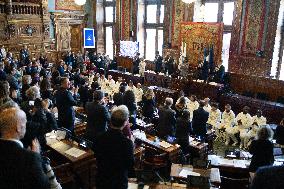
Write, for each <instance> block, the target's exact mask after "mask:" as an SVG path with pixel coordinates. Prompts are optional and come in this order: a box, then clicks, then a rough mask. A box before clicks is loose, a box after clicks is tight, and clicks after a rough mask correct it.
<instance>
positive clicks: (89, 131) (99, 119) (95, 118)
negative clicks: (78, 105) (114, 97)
mask: <svg viewBox="0 0 284 189" xmlns="http://www.w3.org/2000/svg"><path fill="white" fill-rule="evenodd" d="M86 112H87V128H86V134H85V137H86V138H87V139H88V140H90V141H93V142H94V141H95V139H96V138H97V137H99V136H100V135H102V134H104V133H105V132H106V131H107V129H108V122H109V120H110V115H109V110H108V108H107V107H106V103H105V100H104V93H103V92H102V91H95V92H94V101H93V102H89V103H88V104H87V106H86Z"/></svg>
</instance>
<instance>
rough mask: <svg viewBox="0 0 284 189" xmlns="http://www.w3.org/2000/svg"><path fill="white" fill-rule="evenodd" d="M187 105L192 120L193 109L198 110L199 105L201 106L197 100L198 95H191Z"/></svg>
mask: <svg viewBox="0 0 284 189" xmlns="http://www.w3.org/2000/svg"><path fill="white" fill-rule="evenodd" d="M186 106H187V109H188V110H189V112H190V121H192V118H193V111H194V110H197V109H198V107H199V103H198V102H197V97H196V96H195V95H191V96H190V98H189V101H188V103H187V104H186Z"/></svg>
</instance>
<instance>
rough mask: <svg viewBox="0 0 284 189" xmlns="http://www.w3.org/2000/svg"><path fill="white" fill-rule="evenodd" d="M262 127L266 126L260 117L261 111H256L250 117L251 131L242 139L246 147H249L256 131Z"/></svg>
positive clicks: (262, 117) (263, 119)
mask: <svg viewBox="0 0 284 189" xmlns="http://www.w3.org/2000/svg"><path fill="white" fill-rule="evenodd" d="M263 125H266V118H265V117H264V116H262V111H261V110H257V112H256V115H255V116H253V117H252V126H251V129H250V130H249V132H248V133H247V137H245V139H244V143H245V144H246V147H248V146H249V144H250V142H251V139H254V138H255V137H256V134H257V130H258V129H259V128H260V127H261V126H263Z"/></svg>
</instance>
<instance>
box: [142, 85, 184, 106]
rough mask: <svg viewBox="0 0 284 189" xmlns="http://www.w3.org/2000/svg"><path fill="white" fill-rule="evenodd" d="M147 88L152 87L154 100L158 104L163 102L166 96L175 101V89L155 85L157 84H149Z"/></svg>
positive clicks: (176, 92)
mask: <svg viewBox="0 0 284 189" xmlns="http://www.w3.org/2000/svg"><path fill="white" fill-rule="evenodd" d="M148 88H149V89H153V91H154V92H155V96H156V100H157V103H158V104H159V105H162V104H164V101H165V99H166V98H167V97H170V98H172V99H173V100H174V102H176V101H177V99H178V96H179V92H178V91H177V90H172V89H167V88H162V87H157V86H150V87H148Z"/></svg>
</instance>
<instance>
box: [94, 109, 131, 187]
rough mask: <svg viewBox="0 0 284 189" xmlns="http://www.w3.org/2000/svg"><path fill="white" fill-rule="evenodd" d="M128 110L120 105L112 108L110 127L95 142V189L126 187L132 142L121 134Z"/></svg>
mask: <svg viewBox="0 0 284 189" xmlns="http://www.w3.org/2000/svg"><path fill="white" fill-rule="evenodd" d="M128 118H129V111H128V109H127V107H126V106H124V105H121V106H118V107H116V108H114V109H113V110H112V113H111V119H110V121H111V123H110V129H109V130H108V131H107V132H106V133H104V134H103V135H102V136H100V137H99V138H98V140H97V142H96V144H95V154H96V159H97V167H98V174H97V182H96V184H97V185H96V188H97V189H105V188H108V189H127V188H128V171H129V170H130V169H131V168H132V167H133V164H134V156H133V143H132V141H131V140H130V139H128V138H127V137H125V136H124V135H123V134H122V129H123V128H124V127H125V126H126V125H127V124H128Z"/></svg>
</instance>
